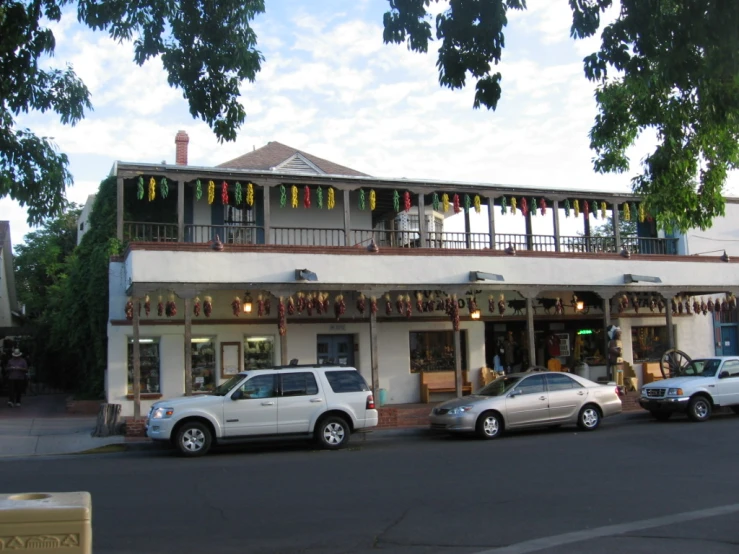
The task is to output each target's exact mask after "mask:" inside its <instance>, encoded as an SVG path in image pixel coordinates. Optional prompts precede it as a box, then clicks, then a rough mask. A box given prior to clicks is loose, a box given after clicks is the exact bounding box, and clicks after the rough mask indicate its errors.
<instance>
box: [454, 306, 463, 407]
mask: <svg viewBox="0 0 739 554" xmlns="http://www.w3.org/2000/svg"><path fill="white" fill-rule="evenodd" d="M455 302H456V300H455ZM454 389H455V391H456V393H457V398H462V333H461V331H460V330H459V329H457V330H456V331H454Z"/></svg>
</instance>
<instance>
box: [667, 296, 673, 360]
mask: <svg viewBox="0 0 739 554" xmlns="http://www.w3.org/2000/svg"><path fill="white" fill-rule="evenodd" d="M665 320H666V321H667V348H675V330H674V329H673V328H672V298H665Z"/></svg>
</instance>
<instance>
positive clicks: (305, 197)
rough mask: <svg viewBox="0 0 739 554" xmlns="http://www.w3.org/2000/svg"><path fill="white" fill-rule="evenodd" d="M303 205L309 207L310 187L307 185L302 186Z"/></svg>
mask: <svg viewBox="0 0 739 554" xmlns="http://www.w3.org/2000/svg"><path fill="white" fill-rule="evenodd" d="M303 207H304V208H310V187H309V186H308V185H305V187H304V188H303Z"/></svg>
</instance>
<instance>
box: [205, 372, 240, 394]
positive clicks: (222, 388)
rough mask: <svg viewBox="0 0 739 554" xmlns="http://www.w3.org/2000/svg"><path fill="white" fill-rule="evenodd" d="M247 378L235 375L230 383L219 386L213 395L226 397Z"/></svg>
mask: <svg viewBox="0 0 739 554" xmlns="http://www.w3.org/2000/svg"><path fill="white" fill-rule="evenodd" d="M245 377H246V375H234V376H233V377H231V378H230V379H229V380H228V381H226V382H224V383H221V384H220V385H218V388H216V390H215V391H213V394H214V395H215V396H226V395H227V394H228V393H229V392H231V391H232V390H233V389H234V387H235V386H236V385H238V384H239V383H241V381H243V380H244V378H245Z"/></svg>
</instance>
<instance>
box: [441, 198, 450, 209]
mask: <svg viewBox="0 0 739 554" xmlns="http://www.w3.org/2000/svg"><path fill="white" fill-rule="evenodd" d="M441 206H442V208H443V209H444V213H446V212H448V211H449V195H448V194H447V193H444V194H442V195H441Z"/></svg>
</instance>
